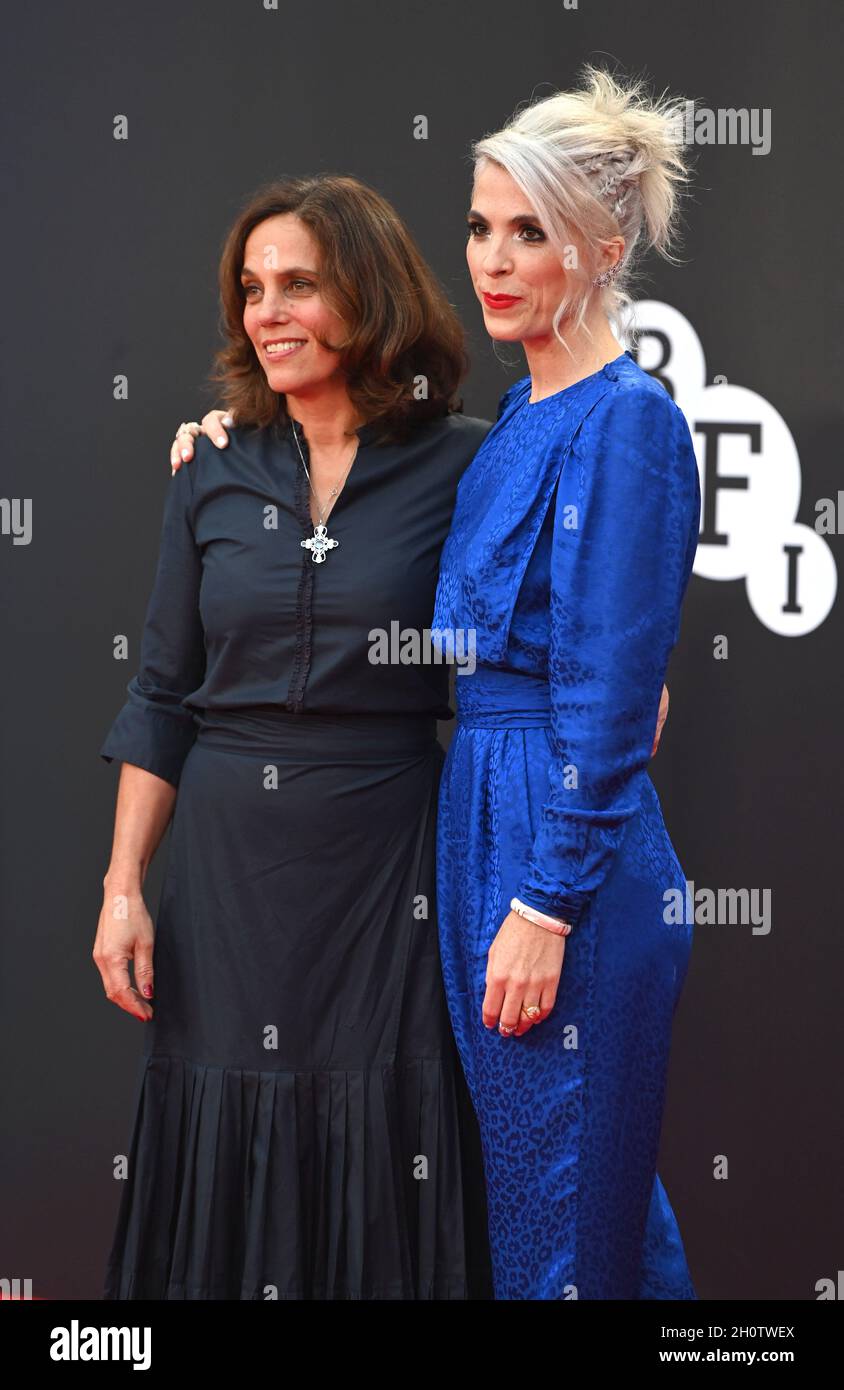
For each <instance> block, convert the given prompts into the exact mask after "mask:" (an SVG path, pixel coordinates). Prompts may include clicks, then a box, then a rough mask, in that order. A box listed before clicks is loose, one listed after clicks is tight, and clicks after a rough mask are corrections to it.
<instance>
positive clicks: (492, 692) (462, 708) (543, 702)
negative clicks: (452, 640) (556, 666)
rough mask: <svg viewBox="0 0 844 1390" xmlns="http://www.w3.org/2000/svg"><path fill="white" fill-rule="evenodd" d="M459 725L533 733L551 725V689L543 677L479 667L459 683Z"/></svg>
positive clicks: (458, 678) (463, 677)
mask: <svg viewBox="0 0 844 1390" xmlns="http://www.w3.org/2000/svg"><path fill="white" fill-rule="evenodd" d="M455 685H456V690H457V723H458V724H459V725H462V726H463V727H464V728H470V729H498V728H501V729H532V728H545V727H547V726H548V725H550V723H551V687H550V685H549V683H548V681H547V680H544V679H543V678H542V677H540V676H528V675H525V674H523V673H522V672H520V671H502V670H499V669H498V668H496V667H492V666H478V667H476V668H475V670H474V671H473V672H472V674H471V675H470V676H464V675H459V676H458V677H457V680H456V683H455Z"/></svg>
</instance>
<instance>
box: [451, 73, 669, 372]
mask: <svg viewBox="0 0 844 1390" xmlns="http://www.w3.org/2000/svg"><path fill="white" fill-rule="evenodd" d="M580 81H581V85H580V87H579V88H578V89H576V90H574V91H568V92H557V93H555V94H554V95H553V96H549V97H545V98H544V99H543V100H541V101H537V102H535V103H533V104H531V105H528V106H527V107H525V108H523V109H521V110H517V111H516V113H515V114H514V115H513V116H512V117H511V118H510V120H509V121H508V122H507V124H506V125H505V126H504V127H503V129H501V130H499V131H497V132H496V133H495V134H493V135H487V136H485V137H484V139H482V140H478V141H476V142H475V143H474V144H473V145H472V157H473V159H474V168H475V174H476V175H477V173H478V172H479V171H480V170H481V169H482V168H483V167H484V166H485V164H486V163H487V161H492V162H493V163H495V164H498V165H500V166H501V168H502V169H505V170H506V171H507V173H508V174H509V175H510V177H511V178H512V179H513V180H514V182H515V183H517V184H518V185H519V187H520V188H521V190H522V191H523V193H524V194H525V196H526V197H527V198H528V199H529V200H530V206H531V210H532V211H533V212H535V213H536V216H537V218H538V219H539V221H540V222H541V224H542V230H543V231H544V233H545V235H546V236H547V237H548V240H549V242H550V243H551V245H552V246H553V247H554V248H555V249H556V251H557V252H558V254H559V257H560V262H561V264H563V265H564V266H565V269H566V272H567V292H566V295H565V296H564V298H563V300H562V302H561V303H560V304H559V305H558V307H557V309H556V311H555V313H554V318H553V322H552V328H553V331H554V334H555V335H556V337H557V338H558V339H559V341H560V342H561V343H562V345H563V347H564V348H565V349H566V351H567V352H569V353H571V349H570V348H569V345H568V343H567V342H566V341H565V339H564V338H563V337H562V336H561V335H560V332H559V324H560V321H561V319H562V318H563V316H565V317H566V319H567V320H568V321H570V323H571V325H572V327H573V329H574V330H575V331H578V330H580V329H581V327H582V328H583V330H584V332H585V333H586V334H587V336H589V337H590V338H591V336H592V335H591V333H590V332H589V326H588V324H584V319H585V316H586V313H587V311H588V309H589V308H590V306H591V305H592V304H593V303H594V297H595V296H598V298H599V301H600V304H601V307H602V309H603V310H604V312H605V314H606V315H607V318H608V319H609V320H610V322H611V323H612V324H613V325H614V326H615V328H616V330H617V332H618V334H619V336H621V337H624V336H626V332H627V327H628V325H627V324H626V323H625V318H626V311H627V310H628V309H629V307H630V306H631V305H632V302H633V301H632V296H631V294H630V292H629V290H630V287H631V285H632V282H633V278H634V274H635V271H636V269H637V265H638V262H639V261H640V260H641V258H642V257H643V255H644V254H645V253H646V252H647V251H648V250H650V249H653V250H655V251H656V252H658V254H659V255H661V256H663V257H664V258H665V259H666V260H668V261H671V262H672V263H675V264H676V263H677V258H676V257H675V256H673V255H672V253H671V251H670V246H671V244H672V242H673V241H674V238H675V236H676V233H677V228H676V223H677V219H678V211H679V209H678V202H679V192H680V186H681V185H682V184H685V183H687V182H688V181H689V179H690V172H689V165H688V162H687V159H686V156H685V150H684V143H683V121H684V116H685V108H686V106H687V105H688V103H687V102H686V100H685V99H684V98H679V97H675V98H666V97H665V96H664V95H663V97H661V98H660V99H658V100H653V99H652V98H651V97H650V94H649V93H648V91H647V89H646V87H645V84H644V82H643V80H642V79H638V80H635V81H632V82H629V83H623V82H619V81H617V80H616V78H615V77H613V76H611V75H610V74H609V73H608V72H606V71H604V70H603V69H601V68H597V67H594V66H593V65H592V64H591V63H586V64H584V66H583V68H582V69H581V74H580ZM619 235H620V236H622V237H623V238H624V252H623V254H622V257H621V261H620V264H619V267H618V270H617V271H616V272H615V273H614V275H613V277H612V279H611V280H610V281H609V283H608V284H607V285H606V286H605V287H600V288H599V287H596V286H594V285H593V280H594V278H595V276H596V275H597V274H598V273H599V270H600V269H601V254H600V253H601V249H602V246H603V245H604V244H605V243H606V242H607V241H609V240H610V238H612V237H615V236H619Z"/></svg>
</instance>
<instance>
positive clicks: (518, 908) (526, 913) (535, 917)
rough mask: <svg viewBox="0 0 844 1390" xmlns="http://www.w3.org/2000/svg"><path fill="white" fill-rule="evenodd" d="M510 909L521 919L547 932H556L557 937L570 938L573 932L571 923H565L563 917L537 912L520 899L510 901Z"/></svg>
mask: <svg viewBox="0 0 844 1390" xmlns="http://www.w3.org/2000/svg"><path fill="white" fill-rule="evenodd" d="M510 908H511V910H512V911H513V912H518V914H519V916H520V917H525V918H527V920H528V921H529V922H535V923H536V925H537V926H538V927H544V928H545V930H546V931H552V932H554V934H555V935H556V936H568V934H569V932H570V931H571V922H564V921H563V919H562V917H549V916H548V914H547V912H537V910H536V908H535V907H528V905H527V903H523V902H521V901H520V900H519V898H511V899H510Z"/></svg>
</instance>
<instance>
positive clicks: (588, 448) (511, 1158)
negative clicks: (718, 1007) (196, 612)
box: [171, 64, 700, 1300]
mask: <svg viewBox="0 0 844 1390" xmlns="http://www.w3.org/2000/svg"><path fill="white" fill-rule="evenodd" d="M680 109H681V106H680V103H679V102H678V103H676V104H672V103H668V102H666V101H664V100H661V101H652V100H651V99H650V98H649V96H648V94H647V92H646V91H645V90H644V84H642V83H641V82H634V83H631V84H627V85H625V84H623V83H621V82H619V81H617V80H616V79H614V78H613V77H611V76H610V75H609V74H608V73H606V72H602V71H601V70H599V69H596V68H594V67H593V66H591V65H588V64H587V65H586V67H585V70H584V75H583V81H582V83H581V85H580V87H579V88H578V89H577V90H574V91H571V92H562V93H557V94H555V95H553V96H551V97H548V98H546V99H545V100H542V101H539V102H537V103H535V104H533V105H530V106H528V107H527V108H525V109H524V110H522V111H521V112H518V113H517V114H516V115H515V116H514V118H513V119H512V120H511V121H510V122H508V124H507V125H506V126H505V127H504V128H503V129H502V130H500V131H498V132H496V133H495V134H493V135H490V136H487V137H486V138H485V139H483V140H481V141H479V142H478V143H477V144H476V145H475V146H474V156H475V177H474V187H473V190H472V208H471V210H470V212H469V219H468V220H469V242H468V247H467V258H468V264H469V270H470V273H471V277H472V282H473V286H474V289H475V292H476V294H477V297H478V299H479V300H480V302H481V305H482V307H483V311H484V321H485V325H486V328H487V330H488V332H489V333H490V335H491V337H492V338H493V339H494V340H495V341H496V342H507V343H520V344H521V345H522V347H523V348H524V351H525V355H526V358H527V363H528V366H529V368H530V375H528V376H525V377H523V378H522V379H521V380H519V381H517V382H516V383H515V384H514V385H513V386H512V387H510V389H509V390H508V391H506V392H505V394H504V396H503V397H502V399H501V402H500V406H499V410H498V418H497V421H496V423H495V425H494V426H493V427H492V429H491V430H490V432H489V433H488V434H487V435H486V437H485V439H484V441H483V444H482V445H481V447H480V449H479V451H478V453H477V454H476V456H475V458H474V459H473V461H472V463H471V464H470V466H469V467H468V468H467V469H466V471H465V473H464V474H463V476H462V478H461V480H460V484H459V487H458V488H457V497H456V507H455V512H454V517H453V520H452V525H451V530H450V532H449V535H448V538H447V540H446V543H445V546H444V548H443V552H442V557H441V564H440V575H439V583H438V589H437V598H436V606H435V611H434V616H433V624H432V625H433V628H434V630H435V631H436V630H439V631H442V632H443V633H445V634H451V635H452V639H453V638H454V634H456V633H458V632H465V633H469V632H471V633H472V634H473V635H474V641H475V654H476V663H477V664H476V669H475V670H474V671H473V673H472V674H464V673H460V675H459V678H458V680H457V682H456V689H457V698H458V703H457V728H456V732H455V735H454V737H453V739H452V741H451V744H450V746H449V750H448V756H447V759H446V764H445V768H444V772H443V778H442V781H441V786H440V799H439V821H438V838H437V886H438V914H439V929H440V948H441V955H442V963H443V969H444V974H445V987H446V993H447V996H448V1003H449V1008H450V1012H451V1018H452V1022H453V1024H454V1029H455V1034H456V1038H457V1043H458V1047H459V1050H460V1056H461V1060H462V1062H463V1066H464V1069H465V1072H466V1076H467V1079H468V1083H469V1089H470V1092H471V1096H472V1100H473V1102H474V1106H475V1109H476V1112H477V1116H478V1119H479V1122H480V1130H481V1137H482V1142H483V1152H484V1165H485V1173H486V1183H487V1200H488V1205H489V1230H490V1238H491V1250H492V1261H493V1273H494V1289H495V1297H496V1298H497V1299H542V1300H546V1299H568V1298H585V1299H694V1298H695V1297H696V1294H695V1290H694V1287H693V1284H692V1280H691V1277H690V1275H689V1270H688V1266H687V1262H686V1257H685V1253H684V1250H683V1244H682V1241H681V1238H680V1234H679V1230H678V1227H677V1223H676V1220H675V1218H674V1214H673V1212H672V1209H671V1206H670V1203H669V1200H668V1197H667V1195H666V1192H665V1189H664V1188H663V1186H662V1183H661V1182H660V1180H659V1177H658V1176H657V1173H656V1159H657V1151H658V1146H659V1135H660V1127H661V1121H662V1113H663V1102H664V1091H665V1082H666V1073H667V1065H668V1056H669V1048H670V1035H671V1025H672V1019H673V1014H674V1010H675V1008H676V1004H677V1001H678V998H679V995H680V991H681V989H682V985H683V981H684V978H685V974H686V969H687V965H688V960H689V953H690V949H691V926H690V925H689V924H686V923H676V922H675V921H673V920H672V918H671V916H670V913H669V912H668V911H667V910H666V907H665V904H666V901H667V899H668V896H669V894H670V892H671V890H680V892H681V893H684V890H685V878H684V874H683V870H682V868H681V866H680V864H679V862H678V860H677V856H676V854H675V851H674V848H673V846H672V844H671V841H670V838H669V836H668V833H667V831H666V828H665V825H664V822H663V818H662V813H661V809H660V805H659V800H658V797H657V794H656V791H655V789H654V787H653V785H652V783H651V781H650V780H649V778H648V776H647V763H648V759H649V756H650V755H651V753H652V751H653V748H654V747H655V745H653V730H654V724H655V722H656V721H657V719H658V713H659V715H660V716H661V714H662V707H661V705H660V692H661V691H663V694H664V687H663V681H664V675H665V671H666V666H667V662H668V658H669V655H670V653H671V650H672V648H673V646H674V645H675V643H676V640H677V637H678V635H679V626H680V613H681V607H682V602H683V597H684V594H685V591H686V588H687V585H688V580H689V576H690V573H691V568H692V563H693V560H694V554H695V549H696V545H697V537H698V529H699V516H700V483H699V477H698V469H697V463H696V459H695V453H694V448H693V445H692V440H691V435H690V432H689V428H688V425H687V423H686V421H685V419H684V417H683V415H682V413H681V412H680V410H679V409H678V407H677V406H676V405H675V404H674V402H673V401H672V400H671V398H670V397H669V395H668V394H667V393H666V391H665V390H664V388H663V387H662V386H661V385H660V384H659V383H658V382H657V381H655V380H654V379H652V378H651V377H650V376H648V375H647V374H646V373H645V372H644V371H642V370H641V369H640V367H639V366H638V365H637V363H636V361H635V360H634V358H633V356H632V354H631V352H630V351H629V350H623V349H622V346H621V342H620V341H619V338H618V337H617V336H616V335H615V333H614V332H613V327H615V328H616V329H617V330H618V331H619V332H620V333H621V336H622V337H624V336H625V334H624V332H623V328H622V317H623V311H624V310H625V308H626V306H628V305H629V304H630V303H631V298H630V294H629V287H630V285H631V284H632V275H633V271H634V267H635V264H636V261H637V260H638V258H639V257H640V256H641V255H642V254H643V253H644V252H645V251H647V250H648V249H654V250H656V251H657V252H658V253H660V254H662V255H664V256H666V257H667V258H668V259H672V257H671V253H670V250H669V247H670V243H671V240H672V237H673V234H674V231H675V222H676V216H677V211H678V194H679V191H680V190H679V185H680V184H682V183H683V182H685V181H687V179H688V177H689V175H688V168H687V164H686V161H685V157H684V153H683V151H682V147H681V146H680V145H679V144H678V132H679V130H680V128H681V126H680V122H679V121H678V119H677V112H678V111H679V110H680ZM561 330H562V331H561ZM221 418H222V417H221V414H220V412H210V413H209V415H208V416H206V417H205V420H204V421H203V424H202V428H203V430H206V431H208V432H210V433H211V435H212V437H213V438H214V439H215V440H216V439H218V438H219V439H220V441H221V442H222V443H223V444H225V443H226V436H225V433H224V432H222V431H221V429H220V422H221ZM199 428H200V427H199V426H184V427H182V429H181V430H180V431H179V434H178V435H177V439H176V440H175V441H174V446H173V452H172V454H171V458H172V460H173V462H174V466H178V458H179V456H180V455H182V454H184V455H185V456H187V457H190V455H191V435H192V434H193V432H194V430H197V431H198V430H199ZM206 456H207V455H206ZM652 745H653V746H652Z"/></svg>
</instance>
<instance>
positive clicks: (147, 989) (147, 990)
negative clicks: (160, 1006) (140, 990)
mask: <svg viewBox="0 0 844 1390" xmlns="http://www.w3.org/2000/svg"><path fill="white" fill-rule="evenodd" d="M144 994H145V995H146V997H147V999H149V997H150V995H151V994H152V985H144Z"/></svg>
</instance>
